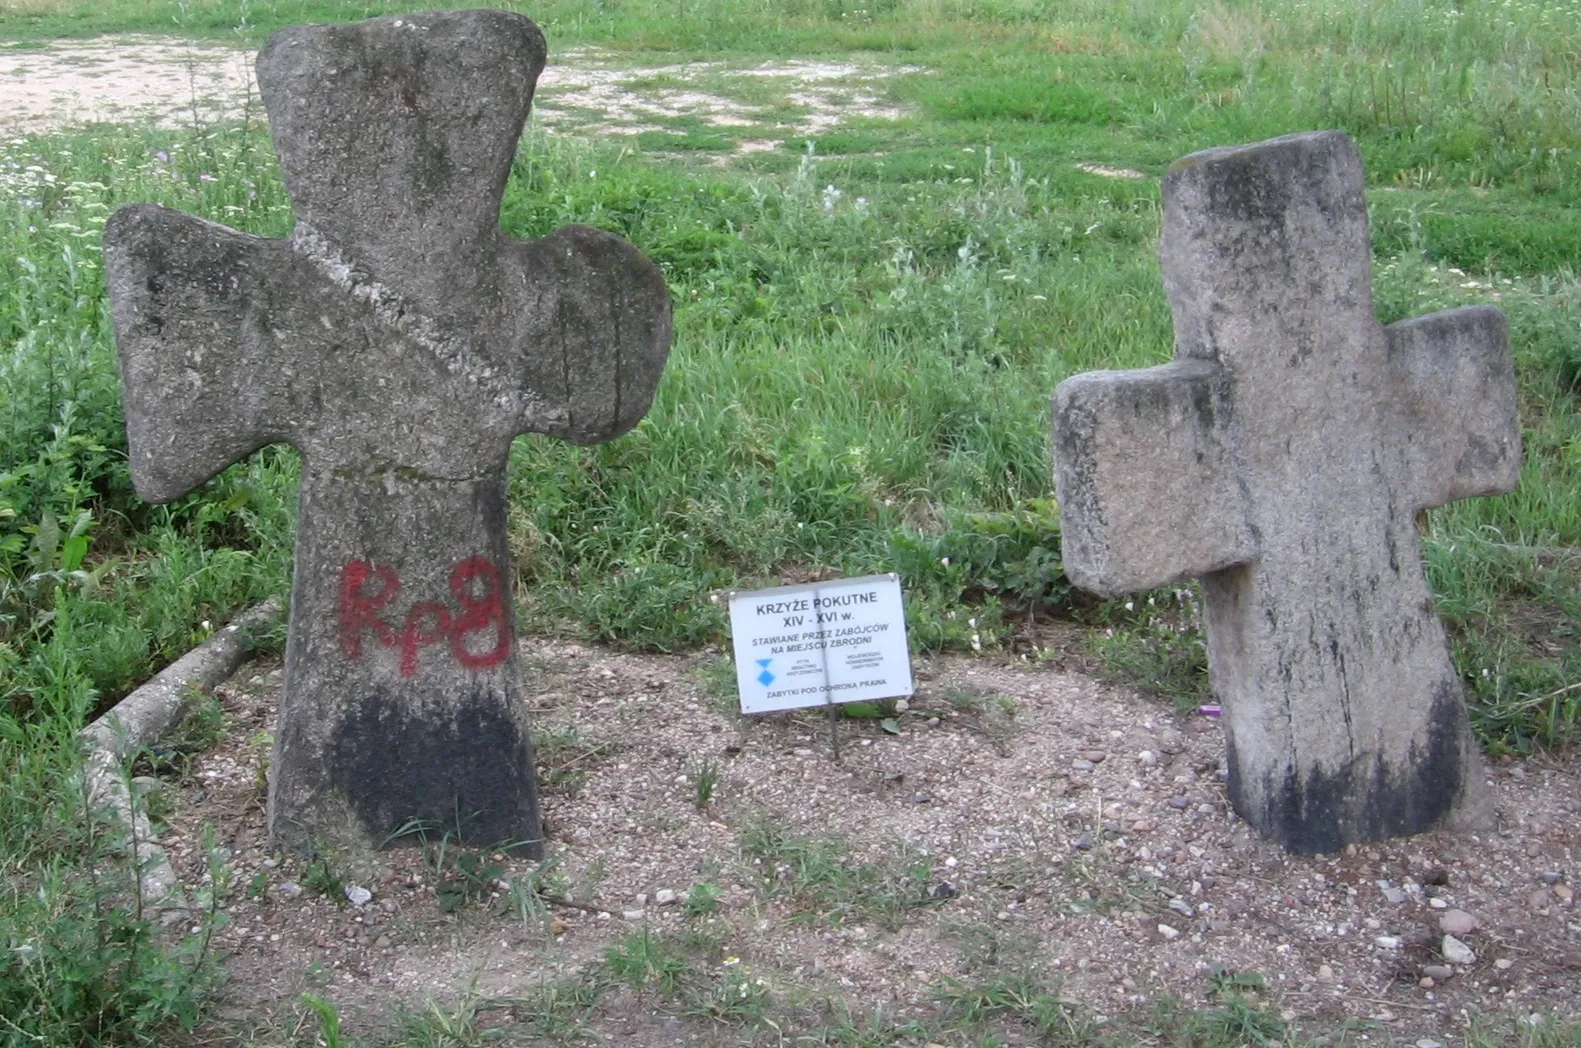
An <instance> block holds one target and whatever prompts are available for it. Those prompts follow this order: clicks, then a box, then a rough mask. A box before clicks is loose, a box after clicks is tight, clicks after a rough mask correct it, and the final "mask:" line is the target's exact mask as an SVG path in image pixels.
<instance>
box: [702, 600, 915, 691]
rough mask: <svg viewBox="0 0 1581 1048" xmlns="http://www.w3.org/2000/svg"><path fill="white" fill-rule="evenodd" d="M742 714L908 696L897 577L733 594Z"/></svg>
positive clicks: (907, 658) (732, 621)
mask: <svg viewBox="0 0 1581 1048" xmlns="http://www.w3.org/2000/svg"><path fill="white" fill-rule="evenodd" d="M730 634H731V639H732V640H733V641H734V643H735V650H736V684H737V687H738V688H739V689H740V693H741V712H742V713H770V712H773V711H774V710H793V709H799V708H800V707H803V706H823V705H826V704H827V703H830V702H860V701H862V700H865V699H893V698H900V697H903V696H909V695H911V694H912V692H913V690H914V689H913V688H912V684H911V654H910V652H909V650H908V649H907V648H906V609H905V607H904V606H903V605H902V603H901V599H900V576H898V575H872V576H869V577H868V578H861V579H836V580H834V581H831V582H812V583H808V584H807V585H804V586H780V587H777V588H775V589H766V590H758V591H756V592H754V593H734V594H731V596H730Z"/></svg>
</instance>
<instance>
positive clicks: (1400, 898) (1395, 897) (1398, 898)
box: [1383, 888, 1405, 905]
mask: <svg viewBox="0 0 1581 1048" xmlns="http://www.w3.org/2000/svg"><path fill="white" fill-rule="evenodd" d="M1383 898H1384V901H1386V902H1392V903H1395V904H1396V905H1398V904H1400V903H1402V902H1404V901H1405V892H1403V891H1401V890H1400V889H1399V888H1385V889H1384V890H1383Z"/></svg>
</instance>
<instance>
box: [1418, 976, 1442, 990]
mask: <svg viewBox="0 0 1581 1048" xmlns="http://www.w3.org/2000/svg"><path fill="white" fill-rule="evenodd" d="M1416 985H1418V986H1420V987H1421V988H1422V989H1424V990H1431V989H1432V988H1433V987H1435V986H1437V985H1438V984H1437V983H1436V982H1434V981H1433V977H1432V976H1431V975H1424V976H1422V977H1421V978H1420V979H1418V980H1416Z"/></svg>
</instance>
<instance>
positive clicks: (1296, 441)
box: [1054, 132, 1521, 853]
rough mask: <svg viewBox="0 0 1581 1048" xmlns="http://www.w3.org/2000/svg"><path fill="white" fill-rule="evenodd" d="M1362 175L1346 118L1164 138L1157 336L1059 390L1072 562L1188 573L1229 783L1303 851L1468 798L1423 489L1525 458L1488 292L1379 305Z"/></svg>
mask: <svg viewBox="0 0 1581 1048" xmlns="http://www.w3.org/2000/svg"><path fill="white" fill-rule="evenodd" d="M1363 187H1364V182H1363V177H1362V167H1361V158H1360V156H1359V155H1358V154H1357V151H1356V147H1355V145H1354V144H1353V143H1352V142H1351V141H1350V139H1349V138H1347V137H1346V136H1344V135H1342V134H1339V133H1338V132H1325V133H1313V134H1303V135H1292V136H1289V137H1286V138H1279V139H1274V140H1272V141H1269V142H1263V143H1260V144H1258V145H1253V146H1246V147H1242V148H1233V149H1211V150H1207V151H1205V152H1202V153H1196V154H1193V155H1191V156H1188V157H1186V158H1184V159H1183V160H1180V161H1178V162H1177V163H1176V164H1175V165H1174V166H1173V167H1171V168H1170V170H1169V173H1168V174H1167V175H1166V176H1165V178H1164V186H1163V198H1164V228H1163V237H1162V243H1161V247H1160V254H1161V256H1162V260H1163V268H1164V286H1165V290H1166V291H1167V293H1168V296H1169V302H1170V306H1171V309H1172V311H1173V313H1174V320H1175V337H1176V346H1175V361H1174V362H1173V363H1171V364H1165V365H1163V366H1160V367H1154V368H1146V369H1143V370H1139V371H1121V372H1113V371H1098V372H1090V373H1087V374H1083V375H1077V376H1075V377H1073V378H1070V379H1067V380H1066V381H1065V382H1063V383H1061V384H1060V387H1059V389H1058V390H1057V391H1056V393H1055V407H1054V411H1055V438H1054V443H1055V457H1056V463H1057V466H1056V487H1057V491H1058V497H1059V501H1060V513H1061V519H1062V528H1063V534H1064V560H1065V569H1066V571H1067V572H1068V573H1069V575H1070V577H1071V579H1072V580H1073V581H1074V582H1076V583H1077V584H1078V585H1080V586H1082V587H1083V588H1086V589H1090V590H1093V591H1095V592H1097V593H1100V594H1103V595H1106V596H1112V595H1117V594H1121V593H1125V592H1130V591H1135V590H1142V589H1148V588H1151V587H1154V586H1161V585H1165V584H1167V583H1170V582H1172V581H1175V580H1178V579H1182V578H1187V577H1193V576H1195V577H1200V578H1201V579H1202V584H1203V590H1204V597H1205V620H1206V627H1207V642H1208V665H1209V675H1210V677H1211V680H1212V684H1213V688H1214V691H1215V693H1216V694H1217V696H1218V697H1219V699H1220V700H1221V701H1222V703H1223V707H1224V717H1223V722H1224V728H1225V735H1226V738H1227V741H1228V745H1229V754H1228V756H1229V771H1230V782H1229V786H1230V797H1231V800H1232V802H1233V803H1234V806H1235V810H1236V811H1237V812H1239V813H1240V815H1241V816H1242V817H1243V818H1245V819H1246V820H1247V821H1248V822H1249V823H1251V824H1252V825H1253V826H1254V827H1256V828H1257V829H1258V830H1259V831H1261V832H1262V833H1263V834H1265V835H1267V836H1269V837H1272V838H1273V839H1275V840H1277V841H1279V842H1280V843H1281V844H1283V845H1284V846H1285V847H1287V848H1289V849H1290V850H1292V851H1296V852H1302V853H1313V852H1324V851H1332V850H1334V849H1337V848H1339V847H1341V846H1342V845H1345V844H1347V843H1350V842H1353V841H1368V840H1378V839H1383V838H1387V837H1394V836H1399V835H1404V834H1411V833H1416V832H1419V831H1422V830H1426V829H1430V828H1432V827H1434V826H1438V825H1443V824H1445V823H1446V822H1447V821H1449V820H1450V819H1451V818H1452V817H1453V816H1455V815H1456V814H1457V813H1460V812H1463V811H1468V810H1470V809H1469V806H1470V805H1471V803H1472V802H1474V801H1479V800H1480V797H1479V795H1478V793H1477V791H1478V790H1479V788H1480V787H1481V785H1482V784H1481V781H1480V761H1479V759H1478V754H1477V749H1476V743H1475V740H1474V739H1473V738H1472V736H1471V734H1470V731H1469V728H1468V724H1467V717H1466V710H1465V705H1464V702H1463V701H1462V697H1461V688H1460V682H1459V678H1458V677H1457V676H1456V673H1455V667H1454V666H1453V664H1452V663H1451V662H1450V659H1449V653H1448V650H1447V647H1446V645H1445V638H1444V630H1443V626H1442V625H1441V624H1440V622H1439V620H1438V618H1437V616H1436V615H1435V614H1434V612H1433V600H1432V595H1431V593H1430V592H1429V591H1428V588H1427V584H1426V581H1425V579H1424V577H1423V574H1422V567H1421V563H1420V560H1419V553H1418V549H1417V537H1416V530H1415V526H1414V516H1415V514H1416V513H1417V511H1418V510H1420V509H1423V508H1426V507H1431V506H1440V505H1443V504H1444V503H1446V502H1450V501H1452V500H1454V499H1462V498H1469V497H1471V496H1475V495H1488V494H1494V493H1497V492H1504V491H1509V490H1510V489H1512V488H1513V487H1514V486H1515V482H1516V477H1517V474H1518V472H1519V469H1520V456H1521V453H1520V436H1519V430H1518V429H1517V424H1516V411H1515V374H1514V367H1513V364H1512V362H1511V357H1510V349H1509V339H1508V335H1507V333H1506V329H1505V324H1504V318H1503V316H1502V314H1500V313H1499V312H1498V311H1497V310H1495V309H1492V308H1485V307H1475V308H1469V309H1456V310H1450V311H1447V312H1443V313H1435V314H1432V315H1430V316H1424V317H1420V318H1417V319H1414V320H1407V321H1403V322H1401V323H1398V324H1394V325H1391V326H1390V327H1388V328H1383V327H1380V326H1379V324H1378V321H1377V318H1376V316H1375V314H1374V312H1373V300H1372V284H1371V269H1370V255H1369V250H1368V234H1367V205H1366V200H1365V197H1364V193H1363Z"/></svg>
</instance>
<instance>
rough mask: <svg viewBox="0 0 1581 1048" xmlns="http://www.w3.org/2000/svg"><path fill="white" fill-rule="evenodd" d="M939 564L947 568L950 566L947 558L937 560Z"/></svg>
mask: <svg viewBox="0 0 1581 1048" xmlns="http://www.w3.org/2000/svg"><path fill="white" fill-rule="evenodd" d="M939 563H940V564H943V565H944V566H945V567H946V568H947V567H949V566H950V558H949V557H940V558H939Z"/></svg>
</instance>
